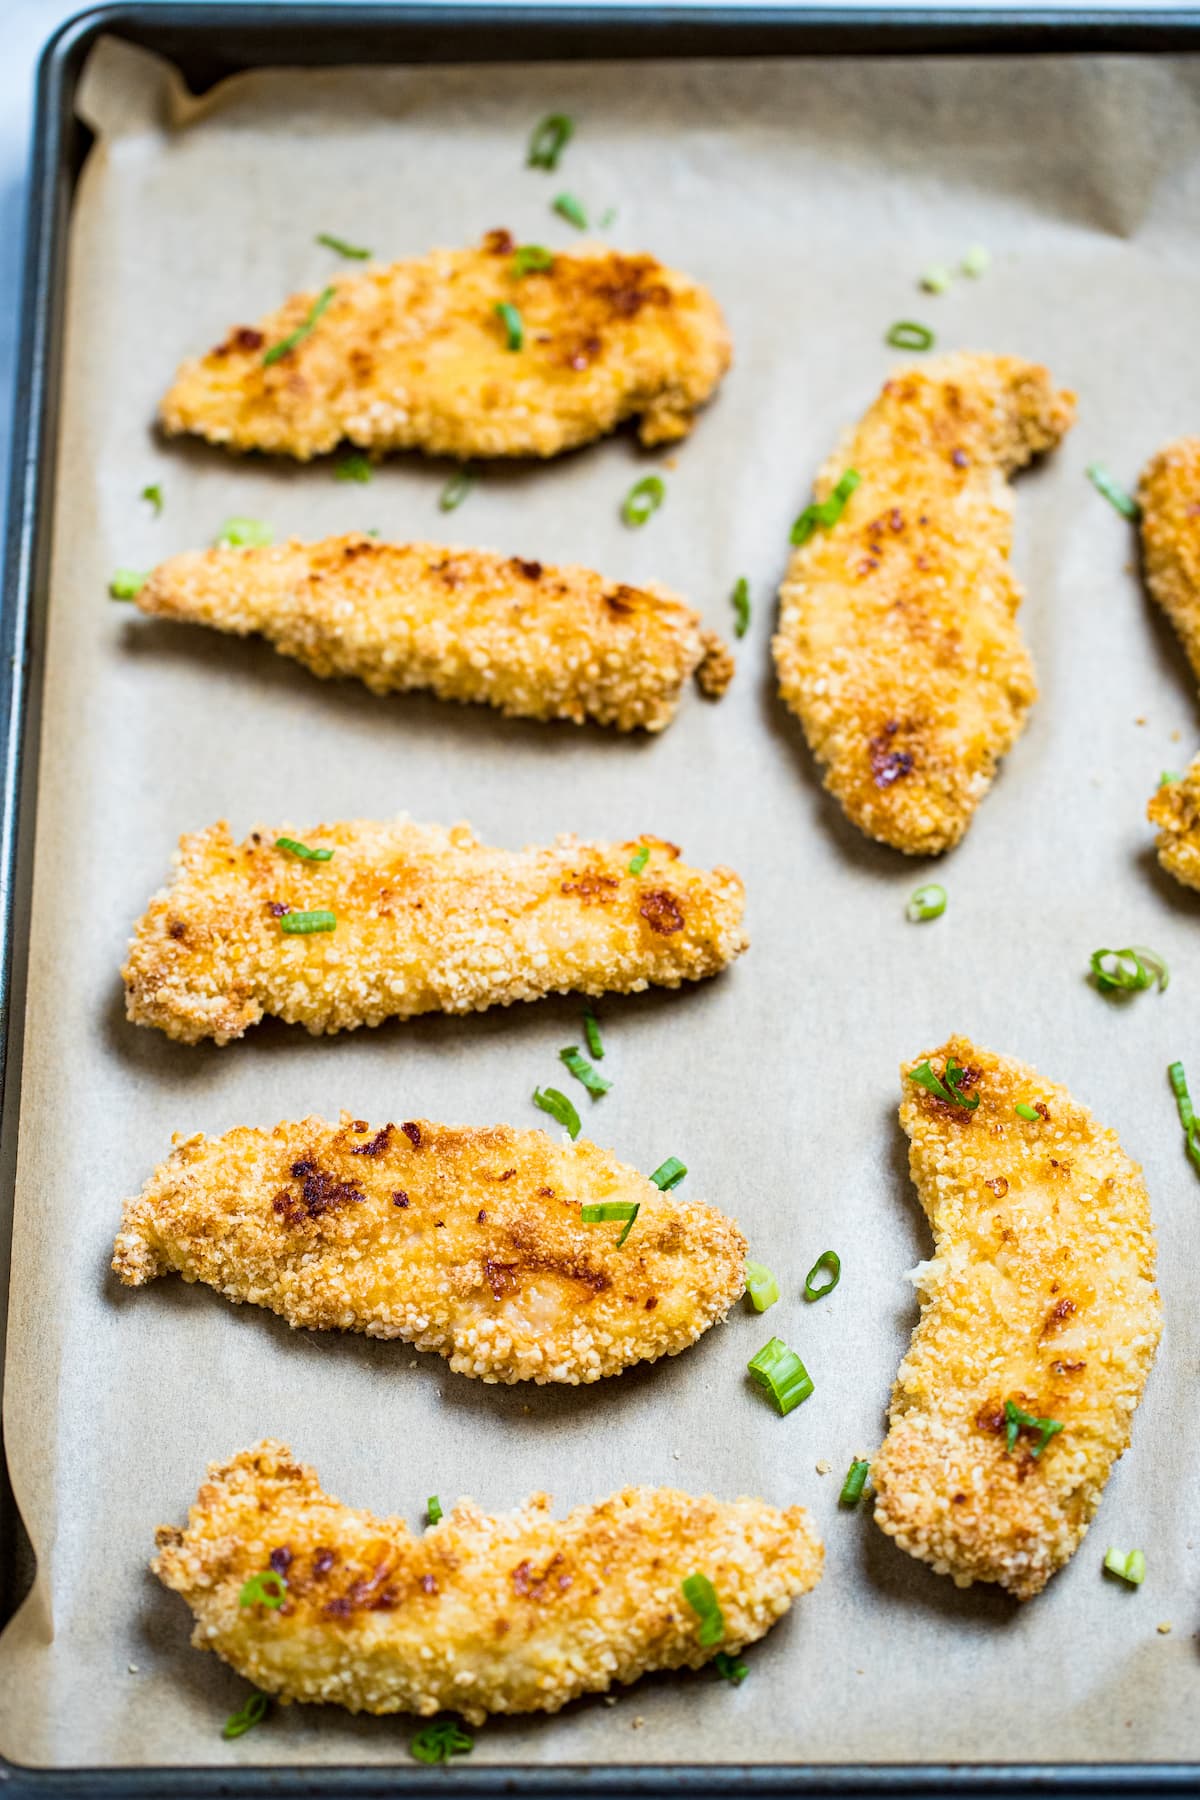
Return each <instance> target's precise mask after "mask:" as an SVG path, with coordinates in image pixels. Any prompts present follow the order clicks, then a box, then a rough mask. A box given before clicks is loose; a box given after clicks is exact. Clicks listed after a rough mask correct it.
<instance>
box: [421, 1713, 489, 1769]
mask: <svg viewBox="0 0 1200 1800" xmlns="http://www.w3.org/2000/svg"><path fill="white" fill-rule="evenodd" d="M474 1748H475V1739H474V1738H473V1737H472V1736H471V1734H470V1732H469V1731H464V1730H463V1729H462V1726H461V1725H456V1724H455V1722H454V1720H453V1719H443V1720H440V1721H438V1722H437V1723H436V1724H433V1725H426V1726H425V1727H424V1728H423V1729H422V1730H420V1731H418V1733H417V1735H416V1737H414V1738H410V1739H409V1741H408V1754H409V1755H410V1756H411V1757H412V1758H413V1760H414V1761H415V1762H419V1763H445V1762H449V1761H450V1758H451V1757H452V1756H469V1755H470V1754H471V1751H472V1750H473V1749H474Z"/></svg>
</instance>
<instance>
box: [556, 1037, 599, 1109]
mask: <svg viewBox="0 0 1200 1800" xmlns="http://www.w3.org/2000/svg"><path fill="white" fill-rule="evenodd" d="M558 1055H559V1061H560V1062H563V1063H565V1064H566V1066H567V1068H568V1069H569V1070H570V1071H571V1073H572V1075H573V1076H574V1077H575V1079H576V1081H581V1082H582V1083H583V1085H584V1087H585V1088H586V1089H587V1091H588V1093H589V1094H590V1095H591V1096H592V1098H593V1100H598V1099H599V1098H600V1096H601V1094H607V1092H608V1090H609V1088H610V1087H611V1086H612V1082H611V1081H606V1080H605V1078H604V1076H603V1075H601V1074H600V1072H599V1070H597V1069H593V1067H592V1065H591V1063H590V1062H589V1061H588V1059H587V1057H586V1056H581V1055H580V1053H579V1046H578V1044H568V1045H567V1048H566V1049H565V1050H560V1051H559V1053H558Z"/></svg>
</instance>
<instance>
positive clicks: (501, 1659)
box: [150, 1441, 823, 1725]
mask: <svg viewBox="0 0 1200 1800" xmlns="http://www.w3.org/2000/svg"><path fill="white" fill-rule="evenodd" d="M156 1542H157V1545H158V1555H157V1556H156V1557H155V1559H154V1561H153V1562H152V1564H151V1565H150V1566H151V1568H152V1569H153V1571H154V1573H155V1574H156V1575H157V1576H158V1578H159V1580H160V1581H161V1582H162V1583H163V1584H164V1585H165V1586H166V1587H169V1588H173V1589H174V1590H175V1592H176V1593H178V1594H182V1595H183V1598H184V1599H185V1600H186V1601H187V1603H188V1605H189V1606H190V1607H191V1609H192V1612H193V1614H194V1615H195V1618H196V1628H195V1631H194V1632H193V1634H192V1643H193V1644H194V1645H195V1646H196V1648H197V1649H198V1650H215V1651H216V1652H217V1655H218V1656H220V1657H221V1658H222V1659H223V1660H224V1661H225V1662H227V1663H229V1664H231V1665H232V1667H233V1668H235V1669H236V1670H237V1672H238V1673H239V1674H240V1675H243V1676H245V1677H246V1679H247V1680H249V1681H252V1682H253V1683H254V1685H255V1686H256V1687H258V1688H261V1689H262V1691H263V1692H264V1693H267V1694H275V1695H277V1696H278V1697H279V1698H280V1699H281V1700H283V1701H285V1702H286V1701H290V1700H301V1701H327V1702H332V1703H334V1704H336V1705H338V1706H345V1707H347V1708H349V1710H350V1711H351V1712H369V1713H394V1712H414V1713H421V1714H424V1715H426V1716H428V1715H430V1714H433V1713H436V1712H438V1711H440V1710H441V1709H442V1708H452V1709H453V1710H454V1711H455V1712H459V1713H462V1715H463V1716H464V1718H466V1719H467V1720H468V1721H469V1722H470V1723H471V1724H473V1725H479V1724H482V1723H483V1721H484V1719H485V1718H486V1717H487V1715H488V1713H528V1712H551V1713H553V1712H558V1710H559V1709H560V1707H563V1706H565V1705H566V1704H567V1702H568V1701H569V1700H574V1699H576V1698H578V1696H579V1695H581V1694H589V1693H593V1694H594V1693H604V1692H606V1691H607V1690H608V1689H609V1688H610V1687H612V1686H613V1685H614V1684H626V1683H629V1682H632V1681H636V1680H637V1678H638V1677H639V1676H640V1675H645V1674H647V1673H648V1672H649V1671H651V1670H653V1669H680V1668H688V1669H698V1668H700V1667H701V1666H702V1665H703V1664H704V1663H706V1662H709V1661H710V1660H711V1659H712V1658H713V1657H714V1656H715V1655H716V1654H717V1652H718V1651H720V1650H725V1651H727V1652H733V1653H736V1652H737V1651H739V1650H741V1649H742V1648H743V1647H744V1646H745V1645H746V1644H750V1643H753V1642H754V1641H755V1640H756V1639H757V1638H760V1637H763V1636H764V1635H765V1634H766V1632H768V1631H769V1630H770V1628H771V1626H772V1625H773V1624H775V1622H776V1620H777V1619H779V1618H781V1617H782V1616H783V1614H784V1613H785V1612H786V1611H787V1610H788V1607H789V1606H790V1605H791V1602H792V1600H793V1599H794V1598H795V1597H796V1595H797V1594H804V1593H807V1592H808V1591H809V1589H810V1588H812V1587H815V1585H816V1583H817V1582H818V1581H819V1580H820V1577H821V1564H822V1558H823V1551H822V1547H821V1543H820V1540H819V1539H818V1538H817V1536H816V1533H815V1532H814V1531H813V1528H812V1525H811V1523H810V1522H809V1518H808V1514H807V1513H806V1512H805V1510H804V1508H803V1507H801V1506H790V1507H788V1508H786V1509H785V1510H780V1509H779V1508H777V1507H773V1506H767V1505H766V1504H765V1503H764V1502H763V1501H761V1500H736V1501H733V1502H722V1501H718V1500H713V1499H711V1498H709V1497H707V1496H705V1497H703V1498H701V1499H698V1500H697V1499H693V1498H691V1496H690V1495H688V1494H681V1493H678V1492H677V1491H675V1490H674V1489H672V1488H624V1489H622V1491H621V1492H620V1493H618V1494H614V1495H613V1496H612V1497H611V1499H608V1500H603V1501H601V1502H600V1503H599V1504H597V1505H593V1506H578V1507H576V1508H575V1510H574V1511H573V1512H570V1513H568V1514H567V1516H566V1518H565V1519H554V1518H552V1517H551V1516H550V1499H549V1496H548V1495H546V1494H534V1495H533V1496H532V1498H531V1499H530V1500H528V1501H527V1502H526V1503H525V1505H524V1506H523V1507H522V1508H521V1509H520V1510H519V1511H517V1512H513V1513H502V1514H499V1515H490V1514H487V1513H484V1512H481V1511H480V1510H479V1508H478V1507H477V1506H476V1505H475V1504H474V1503H473V1502H472V1501H470V1500H460V1501H459V1503H458V1505H457V1506H455V1507H454V1509H453V1510H452V1511H451V1512H449V1513H448V1514H446V1516H445V1517H444V1518H443V1519H442V1520H441V1522H440V1523H439V1524H437V1525H434V1526H432V1527H431V1528H430V1529H429V1530H428V1531H426V1532H425V1533H424V1534H423V1535H422V1536H420V1537H414V1536H413V1534H412V1533H411V1532H410V1531H409V1528H408V1526H407V1525H406V1524H405V1522H404V1520H403V1519H398V1518H383V1519H381V1518H376V1517H375V1516H374V1515H373V1514H371V1513H368V1512H361V1511H357V1510H355V1509H352V1508H351V1507H348V1506H343V1505H341V1503H340V1502H339V1501H337V1500H334V1499H333V1498H332V1497H331V1496H330V1495H328V1494H326V1493H324V1492H323V1491H322V1489H321V1487H320V1484H319V1483H318V1481H317V1477H316V1475H315V1473H314V1472H313V1470H312V1469H309V1468H306V1467H304V1466H303V1465H302V1464H296V1463H293V1462H292V1460H291V1452H290V1450H289V1449H288V1448H287V1446H286V1445H285V1444H279V1443H274V1442H271V1441H267V1442H265V1443H262V1444H259V1445H258V1446H257V1448H256V1449H254V1450H247V1451H243V1452H242V1454H241V1455H240V1456H235V1457H234V1458H233V1459H232V1461H230V1462H227V1463H224V1464H221V1463H213V1464H212V1465H211V1466H210V1468H209V1471H208V1480H207V1481H206V1482H205V1484H204V1486H203V1487H202V1488H201V1489H200V1492H199V1495H198V1497H197V1500H196V1504H195V1505H194V1506H193V1507H192V1509H191V1512H190V1514H189V1516H188V1523H187V1526H186V1528H185V1529H184V1530H182V1531H180V1530H177V1529H176V1528H175V1527H173V1526H169V1525H163V1526H160V1527H159V1530H158V1532H157V1534H156ZM268 1568H271V1569H274V1570H276V1571H277V1572H279V1573H280V1574H282V1575H283V1578H284V1580H285V1581H286V1583H287V1591H286V1595H285V1599H284V1604H283V1605H282V1606H280V1607H278V1608H271V1607H268V1606H263V1605H250V1606H242V1605H241V1604H240V1595H241V1591H242V1587H243V1585H244V1583H245V1582H246V1581H247V1580H248V1579H249V1578H250V1577H251V1576H252V1575H255V1574H257V1573H260V1572H262V1571H264V1570H266V1569H268ZM696 1571H701V1572H703V1573H704V1574H706V1575H707V1576H708V1577H709V1579H710V1580H711V1581H712V1583H713V1585H714V1587H715V1588H716V1592H717V1598H718V1600H719V1602H720V1605H721V1610H722V1612H723V1614H724V1618H725V1636H724V1638H723V1639H722V1640H721V1641H720V1642H719V1643H716V1644H707V1645H706V1644H702V1643H701V1642H700V1641H699V1629H698V1627H699V1621H698V1619H697V1617H696V1615H695V1614H694V1613H693V1612H692V1610H691V1609H690V1607H689V1606H688V1604H687V1602H686V1601H685V1600H684V1599H683V1596H682V1594H681V1592H680V1584H681V1583H682V1582H683V1581H684V1580H686V1578H687V1577H688V1576H689V1575H691V1574H693V1573H694V1572H696Z"/></svg>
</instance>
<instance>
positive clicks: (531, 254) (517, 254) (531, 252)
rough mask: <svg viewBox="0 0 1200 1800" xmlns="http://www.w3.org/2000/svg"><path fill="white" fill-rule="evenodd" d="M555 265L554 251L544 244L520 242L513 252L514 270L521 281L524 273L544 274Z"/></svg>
mask: <svg viewBox="0 0 1200 1800" xmlns="http://www.w3.org/2000/svg"><path fill="white" fill-rule="evenodd" d="M553 267H554V252H553V250H547V249H546V247H545V245H544V244H518V245H517V248H516V250H515V251H514V252H513V261H512V272H513V275H514V277H515V278H516V279H517V280H518V281H519V280H520V279H521V277H522V275H543V274H545V272H546V270H547V269H552V268H553Z"/></svg>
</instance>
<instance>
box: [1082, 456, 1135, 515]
mask: <svg viewBox="0 0 1200 1800" xmlns="http://www.w3.org/2000/svg"><path fill="white" fill-rule="evenodd" d="M1087 478H1088V480H1089V481H1090V482H1091V484H1092V486H1093V487H1094V488H1095V490H1096V492H1097V493H1098V494H1103V495H1104V498H1105V499H1106V500H1107V501H1108V503H1109V505H1110V506H1115V507H1116V509H1117V511H1118V512H1119V513H1120V514H1121V515H1122V517H1123V518H1126V519H1140V518H1141V516H1142V509H1141V507H1140V506H1139V505H1138V503H1137V501H1136V500H1135V499H1134V497H1133V495H1132V494H1128V493H1126V491H1125V489H1124V488H1123V487H1122V486H1121V484H1120V482H1119V481H1115V480H1114V479H1113V477H1112V476H1111V475H1110V474H1109V472H1108V470H1107V469H1106V468H1105V466H1104V464H1103V463H1098V462H1094V463H1089V464H1088V466H1087Z"/></svg>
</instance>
